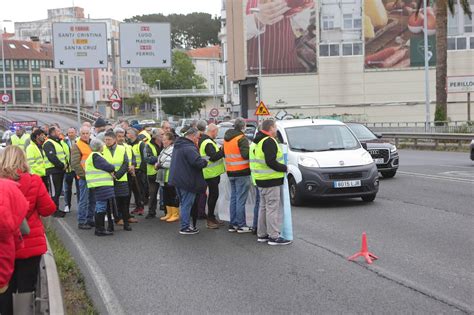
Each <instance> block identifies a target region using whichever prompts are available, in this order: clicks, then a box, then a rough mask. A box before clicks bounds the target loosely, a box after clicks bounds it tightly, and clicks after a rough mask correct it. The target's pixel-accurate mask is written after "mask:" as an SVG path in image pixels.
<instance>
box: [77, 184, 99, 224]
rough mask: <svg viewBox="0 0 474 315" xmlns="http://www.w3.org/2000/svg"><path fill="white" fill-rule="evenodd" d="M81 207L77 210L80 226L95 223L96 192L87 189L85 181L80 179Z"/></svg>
mask: <svg viewBox="0 0 474 315" xmlns="http://www.w3.org/2000/svg"><path fill="white" fill-rule="evenodd" d="M79 196H80V198H79V207H78V208H77V221H78V222H79V224H86V223H88V222H94V213H95V196H94V191H93V190H91V189H89V188H87V182H86V180H85V179H79Z"/></svg>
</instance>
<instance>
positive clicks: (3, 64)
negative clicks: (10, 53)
mask: <svg viewBox="0 0 474 315" xmlns="http://www.w3.org/2000/svg"><path fill="white" fill-rule="evenodd" d="M2 22H11V21H10V20H3V21H2ZM2 26H3V25H2ZM5 33H6V28H5V27H2V36H1V37H2V70H3V71H2V72H3V94H7V81H6V74H5V71H6V70H5V49H4V48H3V46H4V41H3V36H4V34H5ZM5 116H8V105H7V103H5Z"/></svg>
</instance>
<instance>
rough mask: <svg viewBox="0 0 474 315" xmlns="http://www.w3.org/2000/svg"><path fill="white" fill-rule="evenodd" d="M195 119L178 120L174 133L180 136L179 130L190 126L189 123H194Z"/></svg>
mask: <svg viewBox="0 0 474 315" xmlns="http://www.w3.org/2000/svg"><path fill="white" fill-rule="evenodd" d="M195 120H196V119H194V118H186V119H180V120H179V121H178V124H177V126H176V128H175V132H176V133H177V134H178V135H179V134H180V131H181V129H182V128H183V127H184V126H191V123H192V122H193V121H195Z"/></svg>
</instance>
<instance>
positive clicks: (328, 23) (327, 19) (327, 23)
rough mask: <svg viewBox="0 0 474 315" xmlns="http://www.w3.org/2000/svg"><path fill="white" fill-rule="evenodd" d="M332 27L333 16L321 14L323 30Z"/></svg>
mask: <svg viewBox="0 0 474 315" xmlns="http://www.w3.org/2000/svg"><path fill="white" fill-rule="evenodd" d="M332 29H334V16H332V15H324V16H323V30H325V31H328V30H332Z"/></svg>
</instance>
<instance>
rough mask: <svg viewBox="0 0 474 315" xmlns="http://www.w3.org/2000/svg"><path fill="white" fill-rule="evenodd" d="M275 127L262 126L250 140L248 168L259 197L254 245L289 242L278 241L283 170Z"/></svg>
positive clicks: (267, 122) (270, 123) (271, 124)
mask: <svg viewBox="0 0 474 315" xmlns="http://www.w3.org/2000/svg"><path fill="white" fill-rule="evenodd" d="M276 135H277V127H276V123H275V121H274V120H271V119H267V120H265V121H264V122H263V123H262V130H261V131H259V132H258V133H257V135H256V137H255V139H254V142H255V144H256V147H255V151H254V153H255V154H254V157H255V159H254V160H253V161H252V164H251V168H252V173H253V176H254V178H255V182H256V184H257V187H258V190H259V193H260V208H259V212H258V228H257V236H258V242H261V243H268V245H288V244H291V241H289V240H286V239H284V238H283V237H281V235H280V233H281V225H282V211H281V209H280V198H281V197H280V196H281V189H282V185H283V181H284V178H285V173H286V172H287V166H286V165H285V164H284V158H283V151H282V150H281V148H280V146H279V145H278V142H277V140H276V139H275V138H276Z"/></svg>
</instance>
